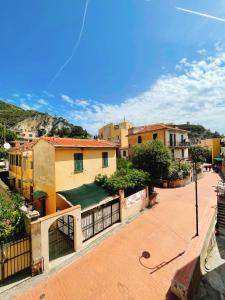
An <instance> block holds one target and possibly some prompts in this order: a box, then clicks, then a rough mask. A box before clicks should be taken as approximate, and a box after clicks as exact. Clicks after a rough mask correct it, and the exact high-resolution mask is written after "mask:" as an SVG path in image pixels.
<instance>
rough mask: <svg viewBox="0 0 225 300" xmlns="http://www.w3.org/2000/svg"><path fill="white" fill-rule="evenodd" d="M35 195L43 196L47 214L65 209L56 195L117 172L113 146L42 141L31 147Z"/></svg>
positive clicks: (60, 140) (46, 139) (58, 140)
mask: <svg viewBox="0 0 225 300" xmlns="http://www.w3.org/2000/svg"><path fill="white" fill-rule="evenodd" d="M33 161H34V168H33V181H34V192H35V191H42V192H45V193H46V214H51V213H54V212H56V211H57V210H61V209H65V208H66V206H65V202H64V201H62V199H61V198H60V197H58V195H57V192H59V191H66V190H69V189H73V188H77V187H80V186H81V185H84V184H90V183H92V182H94V180H95V177H96V176H97V175H98V174H105V175H112V174H113V173H114V172H115V171H116V146H115V145H114V144H112V143H110V142H108V141H103V140H91V139H90V140H86V139H63V138H47V137H46V138H41V139H40V140H39V141H38V142H37V143H36V144H35V145H34V147H33Z"/></svg>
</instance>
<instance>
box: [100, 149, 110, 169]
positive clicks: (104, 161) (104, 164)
mask: <svg viewBox="0 0 225 300" xmlns="http://www.w3.org/2000/svg"><path fill="white" fill-rule="evenodd" d="M108 166H109V160H108V152H102V167H103V168H107V167H108Z"/></svg>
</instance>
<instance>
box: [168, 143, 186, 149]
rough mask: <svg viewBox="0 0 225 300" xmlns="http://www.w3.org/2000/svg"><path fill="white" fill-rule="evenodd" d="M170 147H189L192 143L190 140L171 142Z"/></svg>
mask: <svg viewBox="0 0 225 300" xmlns="http://www.w3.org/2000/svg"><path fill="white" fill-rule="evenodd" d="M170 147H183V148H189V147H191V143H190V142H179V143H176V144H171V143H170Z"/></svg>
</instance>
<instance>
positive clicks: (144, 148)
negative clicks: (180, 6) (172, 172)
mask: <svg viewBox="0 0 225 300" xmlns="http://www.w3.org/2000/svg"><path fill="white" fill-rule="evenodd" d="M171 161H172V159H171V152H170V150H169V148H168V147H166V146H165V145H164V144H163V142H161V141H160V140H154V141H151V142H147V143H144V144H139V145H136V146H134V148H133V157H132V162H133V165H134V167H135V168H137V169H141V170H143V171H145V172H148V173H149V174H151V180H152V181H153V183H156V182H158V181H159V180H161V179H166V178H167V176H168V172H169V167H170V164H171Z"/></svg>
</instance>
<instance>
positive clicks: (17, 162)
mask: <svg viewBox="0 0 225 300" xmlns="http://www.w3.org/2000/svg"><path fill="white" fill-rule="evenodd" d="M18 165H19V159H18V155H16V166H18Z"/></svg>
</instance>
